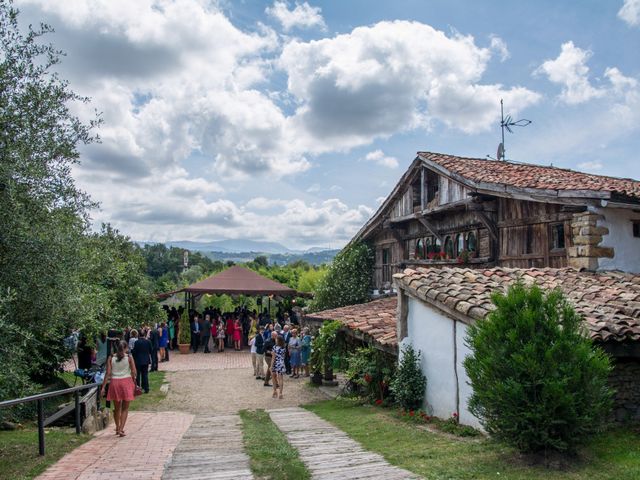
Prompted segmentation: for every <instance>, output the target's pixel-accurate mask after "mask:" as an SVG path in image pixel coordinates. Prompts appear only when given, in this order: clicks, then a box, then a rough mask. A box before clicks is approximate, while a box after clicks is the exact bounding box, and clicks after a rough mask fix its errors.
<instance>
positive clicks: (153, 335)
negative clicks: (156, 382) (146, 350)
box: [149, 328, 160, 372]
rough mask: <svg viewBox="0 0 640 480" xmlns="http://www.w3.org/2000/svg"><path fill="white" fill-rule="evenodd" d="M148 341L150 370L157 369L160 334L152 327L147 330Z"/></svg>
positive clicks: (155, 370) (154, 370)
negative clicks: (149, 344)
mask: <svg viewBox="0 0 640 480" xmlns="http://www.w3.org/2000/svg"><path fill="white" fill-rule="evenodd" d="M149 342H150V343H151V371H152V372H157V371H158V350H160V335H158V329H157V328H152V329H151V331H150V332H149Z"/></svg>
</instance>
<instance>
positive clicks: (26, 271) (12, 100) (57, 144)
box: [0, 0, 95, 378]
mask: <svg viewBox="0 0 640 480" xmlns="http://www.w3.org/2000/svg"><path fill="white" fill-rule="evenodd" d="M17 19H18V12H17V10H15V9H14V8H13V7H12V4H11V2H10V1H6V0H1V1H0V265H2V268H0V289H2V292H3V295H5V298H6V301H5V303H4V307H3V308H4V312H5V320H4V324H3V334H2V335H0V355H2V356H3V357H4V358H3V360H2V362H1V363H2V364H3V365H6V362H10V361H11V358H12V357H11V356H8V355H5V353H2V352H7V351H8V345H9V344H11V345H16V344H19V345H22V349H23V351H24V352H25V355H26V357H27V358H29V359H30V360H31V362H30V365H29V368H28V369H27V373H28V374H29V376H31V377H32V378H41V377H45V376H47V374H48V373H50V372H51V371H52V369H53V368H54V367H55V366H56V365H57V364H58V363H59V362H60V361H61V360H62V359H63V358H64V357H65V355H66V352H65V351H64V347H63V344H62V341H61V339H62V338H63V337H64V336H65V335H67V334H68V333H69V329H70V327H71V325H72V324H78V325H81V324H83V323H84V322H85V321H87V320H88V319H89V318H90V313H91V308H87V307H86V306H84V305H83V304H82V298H83V295H82V289H81V287H82V285H81V283H80V281H79V276H78V275H77V273H78V270H79V268H80V265H79V263H78V256H79V254H80V248H81V245H82V243H83V233H84V231H85V229H86V227H87V211H88V209H89V208H90V207H91V206H92V204H91V201H90V199H89V197H88V196H87V195H86V194H85V193H84V192H82V191H81V190H79V189H78V188H77V187H76V185H75V183H74V181H73V178H72V176H71V174H70V171H71V168H72V166H73V165H74V164H75V163H76V162H77V161H78V157H79V154H78V148H77V146H78V145H79V144H86V143H90V142H92V141H94V140H95V138H94V137H93V136H92V134H91V129H92V127H93V126H94V125H95V122H90V123H89V124H84V123H82V122H81V121H80V120H79V119H78V118H77V117H76V116H75V115H73V114H72V113H71V110H70V108H71V105H72V104H74V103H78V102H86V101H87V100H86V99H85V98H83V97H80V96H78V95H76V94H75V93H74V92H73V91H71V90H70V88H69V87H68V85H67V82H65V81H64V80H62V79H60V78H59V77H58V75H57V74H56V73H55V71H54V69H55V66H56V65H57V64H58V62H59V59H60V52H58V51H57V50H56V49H55V48H54V47H53V46H52V45H49V44H45V43H42V42H41V39H42V36H43V35H45V34H46V33H48V32H50V31H51V29H50V28H49V27H48V26H46V25H41V26H40V28H39V29H37V30H36V29H33V28H31V27H29V29H28V31H27V32H26V34H23V33H22V32H21V31H20V29H19V28H18V20H17Z"/></svg>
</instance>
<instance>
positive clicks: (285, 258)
mask: <svg viewBox="0 0 640 480" xmlns="http://www.w3.org/2000/svg"><path fill="white" fill-rule="evenodd" d="M136 243H138V244H139V245H141V246H144V245H146V244H154V243H164V244H165V245H166V246H167V247H176V248H183V249H185V250H191V251H196V252H201V253H203V254H205V255H206V256H207V257H209V258H211V259H212V260H220V261H223V262H226V261H233V262H237V263H241V262H248V261H251V260H253V259H254V258H256V257H257V256H258V255H265V256H266V257H267V258H268V259H269V262H270V263H273V264H278V265H284V264H288V263H293V262H296V261H298V260H303V261H305V262H308V263H311V264H312V265H320V264H322V263H329V262H331V261H332V260H333V257H335V256H336V254H337V253H338V252H339V251H340V250H335V249H328V248H326V247H312V248H309V249H307V250H292V249H290V248H287V247H285V246H284V245H282V244H280V243H277V242H263V241H259V240H216V241H213V242H192V241H189V240H184V241H168V242H136Z"/></svg>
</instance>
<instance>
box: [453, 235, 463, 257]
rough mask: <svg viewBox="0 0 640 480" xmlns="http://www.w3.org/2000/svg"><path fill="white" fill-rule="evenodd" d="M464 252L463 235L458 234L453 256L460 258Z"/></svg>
mask: <svg viewBox="0 0 640 480" xmlns="http://www.w3.org/2000/svg"><path fill="white" fill-rule="evenodd" d="M462 252H464V235H463V234H461V233H459V234H457V235H456V244H455V252H454V253H455V255H456V256H460V255H461V254H462Z"/></svg>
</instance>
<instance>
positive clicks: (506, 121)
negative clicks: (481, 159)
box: [487, 99, 531, 161]
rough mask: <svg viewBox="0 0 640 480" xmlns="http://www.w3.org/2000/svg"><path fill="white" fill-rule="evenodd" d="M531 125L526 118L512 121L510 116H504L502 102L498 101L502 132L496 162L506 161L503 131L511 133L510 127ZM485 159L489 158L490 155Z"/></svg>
mask: <svg viewBox="0 0 640 480" xmlns="http://www.w3.org/2000/svg"><path fill="white" fill-rule="evenodd" d="M530 123H531V120H527V119H526V118H522V119H520V120H515V121H514V120H513V118H511V115H507V116H506V117H505V116H504V102H503V101H502V99H500V129H501V130H502V143H500V145H498V152H497V155H496V156H497V158H498V160H503V161H504V160H506V153H507V150H506V149H505V148H504V130H505V128H506V129H507V132H509V133H513V130H511V127H526V126H527V125H529V124H530ZM487 157H489V158H491V156H490V155H487Z"/></svg>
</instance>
